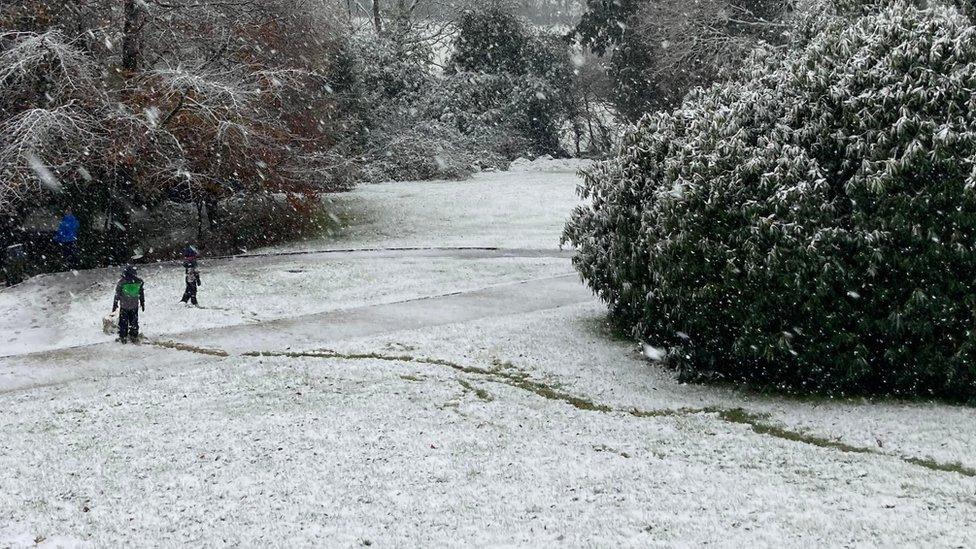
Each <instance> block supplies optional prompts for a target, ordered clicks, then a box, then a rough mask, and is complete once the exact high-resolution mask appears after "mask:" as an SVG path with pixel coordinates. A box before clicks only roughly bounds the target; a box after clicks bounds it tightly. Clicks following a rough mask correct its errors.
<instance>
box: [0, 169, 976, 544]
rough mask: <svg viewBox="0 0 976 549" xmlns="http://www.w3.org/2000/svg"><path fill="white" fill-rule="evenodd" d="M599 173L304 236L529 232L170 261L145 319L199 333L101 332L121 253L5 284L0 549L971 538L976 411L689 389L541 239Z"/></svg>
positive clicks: (564, 176) (407, 201)
mask: <svg viewBox="0 0 976 549" xmlns="http://www.w3.org/2000/svg"><path fill="white" fill-rule="evenodd" d="M520 178H521V179H520ZM575 184H576V182H575V178H574V177H573V175H572V173H571V172H570V171H559V172H548V173H547V172H545V171H544V170H542V171H522V172H517V173H504V174H482V175H480V176H479V177H478V178H476V179H475V180H474V181H464V182H453V183H447V182H433V183H392V184H383V185H375V186H369V187H364V188H362V189H359V190H357V191H356V192H355V193H353V194H351V195H349V196H345V197H342V198H341V199H340V201H341V202H342V203H343V204H345V206H347V207H348V208H351V209H358V211H361V212H365V213H364V214H363V215H362V216H361V219H362V220H363V221H362V222H361V223H359V224H355V225H353V226H351V227H350V228H349V230H348V231H347V232H345V233H344V234H341V235H338V236H337V237H332V238H323V239H322V240H320V241H318V242H312V243H304V244H302V245H301V246H306V247H309V248H318V247H334V248H345V247H351V248H354V247H365V246H369V247H374V246H375V247H397V246H424V247H428V246H450V245H467V246H472V245H476V246H503V247H508V248H522V249H520V250H509V251H505V250H502V251H486V250H481V251H475V250H466V251H449V250H439V251H438V250H427V251H424V250H410V251H400V252H384V251H376V252H368V253H353V254H311V255H302V256H284V257H251V258H246V259H234V260H221V261H210V262H208V263H207V266H206V270H205V271H204V276H205V279H204V285H203V286H202V287H201V297H202V298H203V299H204V303H205V304H207V305H208V306H226V307H225V308H226V309H229V310H226V311H225V310H221V309H203V310H196V309H191V310H185V309H182V308H179V307H175V306H172V300H173V299H175V297H178V293H179V290H180V287H179V285H180V276H179V270H178V268H176V267H174V266H165V267H163V268H162V270H161V271H158V272H152V273H149V274H150V276H149V277H148V278H149V281H150V288H151V289H153V288H155V289H154V290H152V291H150V292H149V294H148V295H149V296H150V299H151V300H155V299H157V298H156V297H155V296H157V295H158V296H159V299H161V301H150V308H149V311H147V313H146V315H145V317H144V318H145V326H146V327H147V329H148V333H149V335H150V337H151V338H152V339H153V340H154V341H160V342H164V343H165V342H180V343H182V344H184V345H187V347H185V349H186V350H177V349H175V348H172V346H171V347H169V348H163V347H159V346H156V345H154V344H152V343H150V344H146V345H142V346H120V345H116V344H111V343H99V342H100V341H101V338H102V336H101V335H100V332H98V328H99V327H97V326H93V324H97V322H96V321H97V320H98V319H99V318H100V317H101V314H102V311H103V310H106V309H107V306H108V303H107V302H106V301H104V300H105V299H107V295H106V289H107V287H105V286H104V285H106V284H110V283H111V281H112V279H114V273H112V272H109V271H105V272H101V271H89V272H81V273H79V274H78V276H77V277H75V276H70V275H59V276H60V277H61V278H59V277H42V278H40V279H35V280H34V281H32V282H30V283H29V284H27V285H24V286H23V287H21V288H19V289H17V290H16V291H15V292H10V291H9V290H8V291H4V292H0V304H2V307H0V311H3V312H2V313H0V315H4V316H0V333H2V334H3V336H2V337H3V338H4V340H5V341H6V343H4V341H0V346H2V345H6V347H3V348H4V349H7V350H8V351H9V352H10V353H13V354H14V355H15V356H6V357H3V358H0V432H2V433H3V436H2V437H0V488H2V489H0V491H2V493H3V497H2V498H0V547H4V546H7V545H10V546H14V547H21V546H29V545H32V544H33V543H35V542H39V543H41V544H49V545H51V544H53V545H58V544H65V545H82V546H86V545H87V546H106V545H122V544H126V545H137V546H146V545H148V546H160V545H162V546H171V545H189V544H192V545H244V546H265V545H271V546H323V545H328V546H361V545H365V544H371V545H374V546H379V547H387V546H408V547H413V546H456V545H492V546H510V545H520V546H525V545H529V546H540V545H551V544H565V545H568V546H630V547H648V546H662V547H663V546H669V547H670V546H676V545H677V546H699V545H705V544H710V545H717V546H728V547H738V546H777V547H778V546H784V545H804V546H812V545H816V546H822V545H829V546H892V545H895V546H926V547H971V546H976V519H974V518H973V517H974V516H976V476H974V474H976V472H974V469H976V413H974V410H973V409H972V408H966V407H956V406H947V405H942V404H938V403H924V402H915V403H904V402H897V401H884V400H882V401H878V402H861V401H850V400H843V401H839V400H823V399H802V400H797V399H790V398H785V397H775V396H763V395H758V394H754V393H751V392H747V391H743V390H736V389H733V388H728V387H707V386H698V385H683V384H679V383H677V382H676V381H675V378H674V376H673V374H672V372H669V371H667V370H664V369H662V368H661V367H660V366H659V365H656V364H654V363H650V362H648V361H646V360H645V359H643V358H642V357H641V355H640V349H639V348H638V346H637V345H636V344H635V343H633V342H630V341H626V340H620V339H615V338H613V336H612V334H610V333H609V331H608V330H607V329H606V327H605V326H604V315H605V308H604V307H603V305H602V304H601V303H599V302H598V301H596V300H594V299H593V298H592V296H591V295H590V294H589V293H588V292H587V291H586V290H585V289H584V288H581V287H579V286H577V285H575V283H574V282H573V278H572V277H559V276H557V275H559V274H562V273H566V272H570V270H571V267H570V264H569V260H568V259H567V258H565V257H560V255H559V254H558V253H556V252H554V251H552V252H533V251H532V250H527V249H525V248H540V249H548V250H553V249H554V248H555V247H556V245H557V244H556V243H557V242H558V236H559V232H560V230H561V224H562V220H563V219H564V218H565V217H566V215H567V214H568V211H569V210H570V209H571V208H572V207H573V205H574V204H575V199H574V198H573V196H572V191H573V189H574V187H575ZM425 193H429V196H428V195H427V194H425ZM378 212H386V214H384V216H382V217H381V216H379V215H374V214H376V213H378ZM349 213H350V212H348V211H347V212H346V214H347V215H348V214H349ZM291 271H301V272H291ZM69 276H70V278H68V277H69ZM528 279H533V280H531V281H529V282H525V283H519V282H518V281H522V280H528ZM208 281H210V286H208ZM66 292H71V293H74V294H75V299H74V300H72V299H71V297H70V295H69V294H66ZM208 292H210V293H209V294H208ZM308 294H312V295H313V297H307V296H308ZM163 296H170V300H169V301H166V299H163ZM418 297H420V298H424V299H419V300H417V299H416V298H418ZM210 299H213V301H210ZM408 300H411V301H408ZM218 303H223V305H218ZM45 307H47V308H46V309H45ZM12 310H14V311H17V312H10V311H12ZM251 312H256V313H257V314H256V315H251V314H250V313H251ZM17 315H19V316H17ZM249 319H250V320H249ZM30 326H36V328H30ZM18 330H19V331H20V332H21V333H20V334H16V333H13V332H15V331H18ZM93 332H94V333H93ZM70 342H85V343H91V345H87V346H83V347H77V348H67V345H68V343H70ZM165 344H168V345H172V344H170V343H165ZM45 346H47V347H48V348H51V350H48V351H44V352H32V353H29V354H23V353H24V352H26V351H41V350H42V349H43V348H45ZM194 346H195V347H194ZM204 348H209V349H210V350H211V351H213V350H215V349H224V350H226V351H228V352H229V353H230V356H226V357H223V356H213V355H208V354H202V353H201V352H200V351H202V350H204ZM248 350H255V351H256V350H261V351H271V352H276V353H279V355H281V356H243V354H242V353H245V352H246V351H248ZM288 353H290V354H291V356H284V355H287V354H288ZM309 355H315V356H309ZM738 408H742V409H743V410H742V411H738V410H736V409H738ZM955 462H958V465H955Z"/></svg>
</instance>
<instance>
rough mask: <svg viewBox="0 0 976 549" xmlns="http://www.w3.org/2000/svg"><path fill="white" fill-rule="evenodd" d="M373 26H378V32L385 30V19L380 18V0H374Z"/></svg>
mask: <svg viewBox="0 0 976 549" xmlns="http://www.w3.org/2000/svg"><path fill="white" fill-rule="evenodd" d="M373 26H374V27H376V34H381V33H382V32H383V20H382V19H381V18H380V0H373Z"/></svg>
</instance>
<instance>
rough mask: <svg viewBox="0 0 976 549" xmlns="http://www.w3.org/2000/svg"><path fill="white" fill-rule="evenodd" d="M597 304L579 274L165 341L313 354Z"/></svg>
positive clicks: (235, 349) (235, 351)
mask: <svg viewBox="0 0 976 549" xmlns="http://www.w3.org/2000/svg"><path fill="white" fill-rule="evenodd" d="M592 299H593V295H592V294H591V293H590V291H589V290H587V289H586V288H585V287H584V286H583V285H582V284H581V283H580V281H579V277H578V276H577V275H575V274H573V275H566V276H560V277H555V278H543V279H538V280H530V281H527V282H520V283H515V284H502V285H498V286H491V287H488V288H483V289H480V290H475V291H471V292H458V293H451V294H447V295H441V296H437V297H427V298H419V299H412V300H408V301H402V302H399V303H389V304H383V305H371V306H366V307H357V308H354V309H345V310H341V311H329V312H325V313H318V314H310V315H302V316H297V317H292V318H285V319H280V320H272V321H267V322H261V323H256V324H244V325H237V326H227V327H221V328H213V329H209V330H201V331H197V332H191V333H184V334H174V335H172V336H168V337H167V338H166V339H171V340H173V341H177V342H180V343H187V344H191V345H195V346H199V347H202V348H215V349H221V350H224V351H226V352H229V353H231V354H240V353H246V352H254V351H283V350H309V349H315V348H320V347H323V346H326V345H328V344H329V343H330V342H334V341H341V340H345V339H352V338H357V337H364V336H371V335H377V334H381V333H386V332H396V331H401V330H416V329H419V328H426V327H430V326H441V325H444V324H454V323H458V322H468V321H471V320H478V319H482V318H488V317H498V316H507V315H512V314H519V313H528V312H532V311H540V310H544V309H555V308H557V307H563V306H566V305H572V304H575V303H582V302H585V301H589V300H592Z"/></svg>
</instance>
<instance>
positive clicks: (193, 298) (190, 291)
mask: <svg viewBox="0 0 976 549" xmlns="http://www.w3.org/2000/svg"><path fill="white" fill-rule="evenodd" d="M180 301H181V302H182V303H186V302H187V301H189V302H190V303H192V304H194V305H198V303H197V285H196V284H190V283H189V282H187V284H186V290H185V291H184V292H183V299H181V300H180Z"/></svg>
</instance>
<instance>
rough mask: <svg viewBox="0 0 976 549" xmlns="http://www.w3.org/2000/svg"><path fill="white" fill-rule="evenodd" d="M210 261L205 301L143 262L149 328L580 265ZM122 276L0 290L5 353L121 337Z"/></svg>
mask: <svg viewBox="0 0 976 549" xmlns="http://www.w3.org/2000/svg"><path fill="white" fill-rule="evenodd" d="M452 255H453V256H454V257H451V256H452ZM370 259H372V260H370ZM201 265H202V270H203V274H202V277H203V284H202V285H201V286H200V290H199V299H200V302H201V303H200V305H201V307H203V308H202V309H196V308H193V309H188V308H187V307H186V306H185V305H184V304H182V303H180V301H179V300H180V298H181V297H182V295H183V288H184V282H183V269H182V267H181V266H180V265H178V264H162V265H152V266H148V267H145V268H143V269H142V271H141V272H140V275H141V276H142V277H143V278H144V279H145V281H146V309H147V312H146V313H143V314H142V317H141V318H142V321H141V324H142V328H144V329H145V331H146V333H152V334H156V335H161V334H170V333H177V332H185V331H190V330H199V329H203V328H211V327H215V326H228V325H236V324H245V323H253V322H260V321H265V320H271V319H277V318H284V317H290V316H295V315H299V314H309V313H316V312H321V311H327V310H336V309H344V308H349V307H353V306H360V305H363V304H376V303H389V302H395V301H403V300H407V299H415V298H417V297H422V296H426V295H431V293H432V292H433V293H434V294H437V293H446V292H455V291H465V290H472V289H476V288H481V287H484V286H487V285H489V284H500V283H506V282H514V281H518V280H526V279H531V278H541V277H547V276H554V275H557V274H566V273H570V272H572V268H571V267H570V266H568V265H567V261H566V260H565V259H558V258H555V257H529V258H519V257H496V258H491V259H487V258H484V257H477V253H476V252H474V251H472V252H467V253H465V252H452V251H444V252H442V253H441V257H420V258H415V257H399V258H395V259H387V260H381V259H376V258H375V255H371V254H325V255H315V256H311V257H310V256H283V257H272V258H246V259H236V260H217V261H209V262H208V261H206V260H204V261H203V262H202V263H201ZM117 281H118V269H97V270H91V271H81V272H79V273H78V274H76V275H73V274H71V273H62V274H57V275H52V276H45V277H39V278H35V279H32V280H31V281H29V282H27V283H25V284H22V285H20V286H17V287H14V288H10V289H7V290H5V291H3V292H0V334H2V335H0V356H3V355H8V354H15V353H25V352H32V351H41V350H48V349H56V348H62V347H67V346H73V345H83V344H88V343H98V342H105V341H111V340H112V339H113V338H114V336H112V335H106V334H104V333H102V331H101V330H102V317H103V316H105V315H106V314H108V313H109V312H110V311H111V308H112V296H113V293H114V290H115V283H116V282H117ZM0 385H2V384H0Z"/></svg>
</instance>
